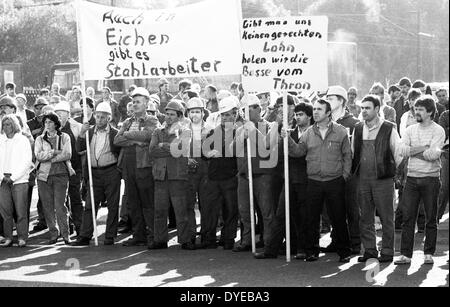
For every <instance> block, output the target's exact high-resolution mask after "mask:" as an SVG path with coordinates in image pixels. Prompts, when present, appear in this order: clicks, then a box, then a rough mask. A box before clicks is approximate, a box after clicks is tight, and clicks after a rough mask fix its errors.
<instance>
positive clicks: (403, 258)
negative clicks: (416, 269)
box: [394, 255, 411, 265]
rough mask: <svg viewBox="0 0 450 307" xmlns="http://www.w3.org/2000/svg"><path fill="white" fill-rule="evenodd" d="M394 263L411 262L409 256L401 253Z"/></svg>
mask: <svg viewBox="0 0 450 307" xmlns="http://www.w3.org/2000/svg"><path fill="white" fill-rule="evenodd" d="M394 264H395V265H403V264H411V258H408V257H406V256H403V255H401V256H400V257H398V258H397V260H395V262H394Z"/></svg>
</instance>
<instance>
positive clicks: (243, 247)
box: [233, 245, 252, 253]
mask: <svg viewBox="0 0 450 307" xmlns="http://www.w3.org/2000/svg"><path fill="white" fill-rule="evenodd" d="M251 250H252V247H251V246H250V245H238V246H236V247H235V248H233V252H235V253H240V252H249V251H251Z"/></svg>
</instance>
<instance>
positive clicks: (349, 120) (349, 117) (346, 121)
mask: <svg viewBox="0 0 450 307" xmlns="http://www.w3.org/2000/svg"><path fill="white" fill-rule="evenodd" d="M336 123H338V124H339V125H341V126H344V127H345V128H348V129H350V134H349V135H352V134H353V129H355V126H356V124H357V123H359V120H358V119H357V118H355V117H354V116H353V114H351V113H350V112H348V111H345V115H344V116H343V117H341V118H339V119H338V120H337V121H336Z"/></svg>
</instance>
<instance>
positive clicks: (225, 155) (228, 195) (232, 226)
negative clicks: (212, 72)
mask: <svg viewBox="0 0 450 307" xmlns="http://www.w3.org/2000/svg"><path fill="white" fill-rule="evenodd" d="M238 104H239V100H238V99H237V97H235V96H229V97H226V98H224V99H222V100H221V101H220V102H219V112H218V113H219V114H220V116H219V119H220V121H221V123H220V124H219V125H218V126H217V127H215V128H214V129H213V130H211V131H210V132H209V133H208V136H207V138H206V141H205V142H208V144H209V145H204V146H206V147H205V149H204V152H203V154H204V156H205V157H206V158H207V159H208V161H209V164H208V173H207V184H206V190H207V191H208V193H206V197H205V202H204V205H202V243H203V246H204V247H205V248H215V247H217V243H216V239H217V238H216V229H217V224H218V220H219V215H220V212H221V211H222V217H223V227H222V230H221V238H220V242H221V243H223V247H224V249H225V250H231V249H233V247H234V240H235V238H236V233H237V223H238V215H239V210H238V201H237V187H238V180H237V177H236V176H237V173H238V169H237V160H236V155H235V153H234V152H232V151H230V150H229V148H230V145H231V143H233V139H234V136H235V134H236V118H237V114H238Z"/></svg>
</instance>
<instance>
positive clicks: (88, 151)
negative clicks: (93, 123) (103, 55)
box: [75, 1, 98, 246]
mask: <svg viewBox="0 0 450 307" xmlns="http://www.w3.org/2000/svg"><path fill="white" fill-rule="evenodd" d="M78 3H79V1H77V2H76V4H75V5H76V7H77V9H76V15H77V38H78V63H79V66H80V81H81V93H82V99H83V118H84V121H87V118H88V116H87V104H86V81H85V80H84V69H83V67H84V66H83V56H82V54H83V53H82V50H83V49H82V48H83V46H82V44H81V43H80V42H81V39H80V38H81V29H80V26H79V12H78ZM85 138H86V157H87V164H88V174H89V194H90V196H91V207H92V210H91V211H92V225H93V226H94V242H95V246H98V232H97V217H96V208H95V199H94V187H93V183H92V168H91V167H92V165H91V148H90V146H89V130H88V131H86V136H85Z"/></svg>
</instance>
